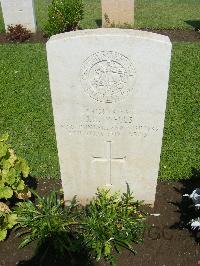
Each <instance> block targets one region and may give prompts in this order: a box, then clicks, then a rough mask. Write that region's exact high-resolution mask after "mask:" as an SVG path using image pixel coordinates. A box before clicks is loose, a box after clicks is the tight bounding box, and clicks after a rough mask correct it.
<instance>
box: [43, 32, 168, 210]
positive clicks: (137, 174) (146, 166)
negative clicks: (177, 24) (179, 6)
mask: <svg viewBox="0 0 200 266" xmlns="http://www.w3.org/2000/svg"><path fill="white" fill-rule="evenodd" d="M47 56H48V66H49V78H50V85H51V96H52V104H53V112H54V121H55V128H56V137H57V146H58V154H59V161H60V169H61V177H62V184H63V188H64V193H65V199H66V200H67V199H70V198H72V197H73V196H74V195H78V199H79V200H81V202H82V203H85V202H87V201H88V200H90V199H91V197H93V195H94V194H95V192H96V189H97V187H104V188H110V189H111V190H113V191H121V192H124V191H126V183H128V184H129V186H130V188H131V190H133V191H134V194H135V197H136V198H137V199H139V200H145V202H146V203H149V204H152V205H153V203H154V200H155V192H156V185H157V177H158V170H159V161H160V152H161V145H162V136H163V127H164V119H165V107H166V100H167V89H168V78H169V69H170V58H171V42H170V40H169V38H168V37H166V36H162V35H158V34H154V33H149V32H142V31H137V30H120V29H96V30H84V31H76V32H70V33H64V34H59V35H56V36H53V37H51V39H50V40H49V41H48V43H47Z"/></svg>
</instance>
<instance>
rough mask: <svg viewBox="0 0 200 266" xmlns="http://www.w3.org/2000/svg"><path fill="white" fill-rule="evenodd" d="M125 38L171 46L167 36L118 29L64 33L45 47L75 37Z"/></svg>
mask: <svg viewBox="0 0 200 266" xmlns="http://www.w3.org/2000/svg"><path fill="white" fill-rule="evenodd" d="M95 35H96V36H108V35H113V36H119V35H120V36H124V37H125V36H127V37H133V38H134V37H135V38H141V39H148V40H152V41H158V42H162V43H166V44H169V45H171V41H170V39H169V37H168V36H166V35H161V34H157V33H153V32H148V31H142V30H132V29H118V28H114V29H113V28H100V29H86V30H78V31H70V32H65V33H60V34H56V35H53V36H51V38H50V39H49V40H48V41H47V45H48V43H50V42H54V41H60V40H65V39H69V38H70V39H73V38H77V37H89V36H95Z"/></svg>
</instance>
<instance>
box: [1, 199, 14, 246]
mask: <svg viewBox="0 0 200 266" xmlns="http://www.w3.org/2000/svg"><path fill="white" fill-rule="evenodd" d="M16 218H17V217H16V215H15V214H13V213H12V212H11V210H10V209H9V207H8V206H7V205H6V204H5V203H3V202H0V241H3V240H5V238H6V236H7V231H8V229H11V228H12V227H13V226H14V225H15V224H16Z"/></svg>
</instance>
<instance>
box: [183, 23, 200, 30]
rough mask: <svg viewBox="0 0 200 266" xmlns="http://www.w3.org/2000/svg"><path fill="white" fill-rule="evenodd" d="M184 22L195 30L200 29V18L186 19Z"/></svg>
mask: <svg viewBox="0 0 200 266" xmlns="http://www.w3.org/2000/svg"><path fill="white" fill-rule="evenodd" d="M185 22H186V23H187V24H189V25H190V26H192V27H193V28H194V29H195V30H196V31H199V30H200V20H186V21H185Z"/></svg>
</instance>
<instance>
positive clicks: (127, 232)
mask: <svg viewBox="0 0 200 266" xmlns="http://www.w3.org/2000/svg"><path fill="white" fill-rule="evenodd" d="M141 203H142V202H138V201H135V200H134V198H133V196H132V193H131V192H130V190H129V187H128V185H127V193H124V194H123V195H122V196H121V197H120V196H119V194H118V193H114V194H111V193H110V191H109V190H98V192H97V194H96V198H94V199H93V200H92V201H91V203H90V204H89V205H88V206H87V207H86V215H85V220H84V223H83V239H84V243H85V246H86V248H87V249H88V251H89V252H90V253H91V254H93V255H94V257H95V258H96V260H97V261H99V260H100V259H101V258H104V259H105V260H106V261H108V262H109V263H110V264H111V265H114V264H115V256H114V255H113V252H114V251H115V252H117V253H120V251H121V249H122V248H126V249H128V250H130V251H131V252H134V253H135V250H134V249H133V246H132V242H134V243H138V242H140V241H142V237H143V233H144V227H145V215H144V214H142V213H141V211H139V206H140V205H141Z"/></svg>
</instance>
